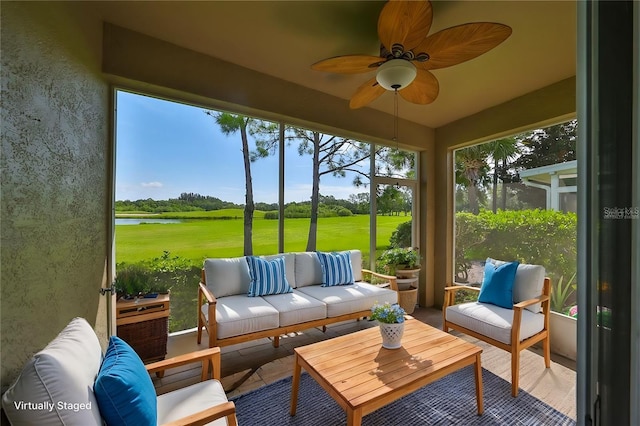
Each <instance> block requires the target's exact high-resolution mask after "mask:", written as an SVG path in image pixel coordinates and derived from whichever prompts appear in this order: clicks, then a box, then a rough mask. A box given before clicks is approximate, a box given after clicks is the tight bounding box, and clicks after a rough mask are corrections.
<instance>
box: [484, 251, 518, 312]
mask: <svg viewBox="0 0 640 426" xmlns="http://www.w3.org/2000/svg"><path fill="white" fill-rule="evenodd" d="M518 265H519V262H509V263H504V264H502V265H499V266H498V265H495V264H493V263H492V262H491V260H490V259H487V262H486V263H485V265H484V279H483V280H482V287H480V296H478V302H482V303H491V304H493V305H497V306H500V307H502V308H506V309H513V281H514V280H515V278H516V271H517V270H518Z"/></svg>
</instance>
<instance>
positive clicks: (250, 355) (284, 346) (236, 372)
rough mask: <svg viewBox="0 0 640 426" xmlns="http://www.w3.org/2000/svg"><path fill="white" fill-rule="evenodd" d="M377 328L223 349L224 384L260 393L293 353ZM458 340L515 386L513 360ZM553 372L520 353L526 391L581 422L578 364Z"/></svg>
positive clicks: (563, 364)
mask: <svg viewBox="0 0 640 426" xmlns="http://www.w3.org/2000/svg"><path fill="white" fill-rule="evenodd" d="M412 316H413V317H414V318H416V319H418V320H420V321H423V322H425V323H427V324H429V325H432V326H434V327H438V328H441V326H442V313H441V311H440V310H437V309H431V308H417V309H416V310H415V312H414V313H413V315H412ZM372 326H375V323H373V322H369V321H347V322H345V323H340V324H335V325H332V326H329V327H327V331H326V332H325V333H323V332H322V331H321V330H320V329H310V330H305V331H304V332H301V333H296V334H292V335H289V336H283V337H281V338H280V347H278V348H274V347H273V345H272V344H271V340H269V339H260V340H256V341H252V342H247V343H243V344H239V345H233V346H228V347H223V348H222V349H221V352H222V367H221V368H222V377H223V379H222V384H223V386H224V388H225V390H226V391H227V395H228V396H229V397H232V396H235V395H239V394H242V393H245V392H247V391H250V390H253V389H257V388H259V387H261V386H265V385H267V384H269V383H272V382H274V381H277V380H280V379H282V378H285V377H287V376H290V375H291V373H292V370H293V348H295V347H297V346H303V345H306V344H309V343H313V342H317V341H320V340H324V339H330V338H332V337H335V336H338V335H343V334H347V333H351V332H354V331H357V330H360V329H363V328H366V327H372ZM453 333H454V334H456V335H457V336H459V337H461V338H463V339H465V340H467V341H470V342H472V343H474V344H477V345H478V346H480V347H482V348H483V352H482V367H483V368H486V369H487V370H489V371H491V372H492V373H494V374H496V375H498V376H500V377H502V378H503V379H505V380H507V381H511V361H510V359H511V358H510V357H511V355H510V354H509V353H508V352H505V351H503V350H501V349H497V348H495V347H493V346H491V345H488V344H486V343H484V342H482V341H478V340H477V339H474V338H471V337H469V336H466V335H463V334H458V333H456V332H453ZM204 341H206V337H205V338H204V339H203V344H202V345H200V346H198V345H197V344H196V336H195V333H187V334H184V335H180V336H171V338H170V339H169V346H168V352H169V353H168V354H167V356H168V357H170V356H174V355H178V354H181V353H187V352H190V351H193V350H197V349H204V348H206V343H205V342H204ZM551 360H552V363H551V368H549V369H546V368H544V360H543V358H542V355H541V351H540V350H538V349H535V348H534V349H532V350H525V351H523V352H522V353H521V354H520V388H521V389H522V390H524V391H526V392H528V393H530V394H531V395H533V396H535V397H536V398H538V399H540V400H542V401H544V402H545V403H547V404H548V405H550V406H552V407H554V408H555V409H557V410H558V411H560V412H562V413H564V414H566V415H568V416H570V417H572V418H574V419H575V417H576V386H575V385H576V373H575V362H574V361H572V360H569V359H566V358H563V357H560V356H557V355H554V354H552V357H551ZM197 368H198V367H197V366H195V365H194V366H193V367H190V368H184V369H176V371H169V372H167V374H166V375H165V377H164V378H162V379H155V384H156V386H157V387H158V390H159V392H167V391H169V390H172V389H175V388H177V387H181V386H185V385H187V384H190V383H193V382H195V381H197V380H198V375H199V370H198V369H197Z"/></svg>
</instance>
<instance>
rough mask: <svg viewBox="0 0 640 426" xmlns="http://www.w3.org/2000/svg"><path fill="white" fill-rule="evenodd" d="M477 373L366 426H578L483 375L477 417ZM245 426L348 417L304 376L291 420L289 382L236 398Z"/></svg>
mask: <svg viewBox="0 0 640 426" xmlns="http://www.w3.org/2000/svg"><path fill="white" fill-rule="evenodd" d="M472 368H473V367H472V366H469V367H465V368H463V369H461V370H459V371H457V372H455V373H453V374H450V375H448V376H445V377H443V378H442V379H440V380H438V381H435V382H433V383H431V384H429V385H427V386H425V387H423V388H421V389H419V390H417V391H416V392H414V393H412V394H410V395H407V396H405V397H403V398H401V399H399V400H397V401H395V402H393V403H391V404H389V405H387V406H385V407H382V408H380V409H379V410H377V411H374V412H373V413H370V414H368V415H366V416H365V417H364V418H363V420H362V424H363V426H412V425H456V426H457V425H461V426H467V425H504V426H514V425H528V426H537V425H544V426H549V425H575V424H576V422H575V420H573V419H571V418H569V417H567V416H565V415H564V414H562V413H560V412H559V411H557V410H555V409H554V408H552V407H550V406H549V405H547V404H545V403H544V402H542V401H540V400H538V399H536V398H534V397H533V396H531V395H530V394H528V393H526V392H524V391H522V390H520V392H519V394H518V396H517V397H516V398H513V397H512V396H511V384H510V383H509V382H507V381H505V380H503V379H501V378H500V377H498V376H496V375H495V374H493V373H491V372H489V371H487V370H484V369H483V370H482V381H483V382H482V383H483V387H484V414H483V415H482V416H478V414H477V406H476V397H475V381H474V375H473V369H472ZM231 400H232V401H234V402H235V404H236V415H237V418H238V424H239V425H241V426H253V425H255V426H264V425H273V426H283V425H296V426H343V425H345V424H346V422H347V417H346V414H345V412H344V411H343V410H342V409H341V408H340V406H339V405H338V404H337V403H336V402H335V401H334V400H333V398H331V397H330V396H329V394H328V393H327V392H325V390H324V389H322V388H321V387H320V385H318V384H317V383H316V381H315V380H314V379H313V378H312V377H311V376H309V375H308V374H306V373H304V374H302V377H301V379H300V393H299V394H298V409H297V412H296V415H295V416H293V417H291V416H290V415H289V407H290V404H291V377H289V378H286V379H282V380H280V381H278V382H275V383H272V384H270V385H268V386H265V387H262V388H260V389H257V390H255V391H252V392H248V393H246V394H244V395H240V396H238V397H236V398H232V399H231Z"/></svg>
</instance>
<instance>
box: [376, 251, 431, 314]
mask: <svg viewBox="0 0 640 426" xmlns="http://www.w3.org/2000/svg"><path fill="white" fill-rule="evenodd" d="M420 259H421V256H420V252H419V251H418V249H417V248H412V247H405V248H392V249H389V250H386V251H384V252H383V253H382V255H381V256H380V258H379V259H378V264H379V265H380V266H381V267H382V268H383V269H384V271H386V273H388V274H391V275H395V276H396V277H397V280H396V282H397V284H398V303H399V304H400V306H402V308H403V309H404V310H405V312H406V313H408V314H412V313H413V311H414V309H415V307H416V304H417V303H418V273H419V272H420Z"/></svg>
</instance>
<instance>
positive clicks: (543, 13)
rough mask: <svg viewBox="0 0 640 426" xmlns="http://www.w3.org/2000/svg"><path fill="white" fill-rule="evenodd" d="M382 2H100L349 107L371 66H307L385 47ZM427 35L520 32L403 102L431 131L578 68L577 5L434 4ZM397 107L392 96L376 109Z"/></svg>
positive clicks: (149, 28)
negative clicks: (422, 100)
mask: <svg viewBox="0 0 640 426" xmlns="http://www.w3.org/2000/svg"><path fill="white" fill-rule="evenodd" d="M383 4H384V3H383V2H377V1H353V2H351V1H344V2H342V1H252V2H250V1H199V2H179V1H166V2H165V1H160V2H155V1H152V2H145V1H138V2H96V3H91V5H92V6H91V7H92V8H96V10H97V11H98V13H99V14H100V15H101V16H102V18H103V19H104V20H105V21H107V22H110V23H113V24H116V25H119V26H122V27H125V28H129V29H132V30H135V31H138V32H141V33H144V34H147V35H150V36H153V37H156V38H159V39H162V40H165V41H169V42H171V43H174V44H176V45H179V46H182V47H185V48H188V49H192V50H195V51H198V52H200V53H204V54H207V55H210V56H213V57H216V58H218V59H222V60H225V61H228V62H231V63H234V64H237V65H240V66H243V67H246V68H250V69H252V70H255V71H258V72H261V73H264V74H268V75H271V76H274V77H277V78H280V79H283V80H287V81H290V82H293V83H296V84H299V85H302V86H305V87H309V88H312V89H315V90H318V91H321V92H324V93H327V94H330V95H333V96H336V97H339V98H343V99H344V100H345V103H348V99H349V98H350V97H351V95H352V94H353V93H354V92H355V90H356V89H357V88H358V87H359V86H360V85H361V84H362V83H364V81H366V80H367V79H369V78H371V77H372V76H373V72H371V73H367V74H357V75H336V74H328V73H323V72H319V71H313V70H311V68H310V65H311V64H312V63H314V62H317V61H319V60H321V59H325V58H328V57H332V56H337V55H343V54H354V53H362V54H371V55H377V54H378V53H379V41H378V38H377V34H376V27H377V19H378V14H379V11H380V10H381V8H382V6H383ZM433 13H434V18H433V25H432V28H431V31H430V33H434V32H436V31H438V30H441V29H444V28H448V27H451V26H455V25H459V24H463V23H467V22H483V21H484V22H499V23H502V24H506V25H509V26H510V27H511V28H512V29H513V34H512V35H511V37H509V38H508V39H507V40H506V41H505V42H504V43H502V44H501V45H499V46H498V47H496V48H495V49H493V50H491V51H489V52H488V53H486V54H484V55H482V56H480V57H478V58H476V59H473V60H471V61H468V62H465V63H463V64H459V65H456V66H453V67H450V68H444V69H439V70H435V71H433V73H434V75H435V76H436V77H437V78H438V80H439V82H440V95H439V96H438V98H437V99H436V100H435V102H433V103H432V104H430V105H413V104H410V103H408V102H406V101H404V100H403V99H400V100H399V115H400V116H401V117H403V118H405V119H407V120H411V121H414V122H416V123H419V124H422V125H426V126H429V127H432V128H437V127H440V126H442V125H444V124H447V123H450V122H452V121H455V120H457V119H460V118H463V117H466V116H468V115H471V114H474V113H476V112H479V111H482V110H484V109H486V108H489V107H492V106H494V105H498V104H501V103H503V102H505V101H508V100H510V99H513V98H515V97H518V96H520V95H523V94H525V93H529V92H531V91H534V90H536V89H540V88H542V87H545V86H548V85H550V84H552V83H555V82H558V81H561V80H564V79H566V78H569V77H572V76H574V75H575V74H576V3H575V2H573V1H436V2H433ZM369 107H371V108H375V109H378V110H381V111H384V112H387V113H392V111H393V95H392V94H391V93H388V94H384V95H383V96H381V97H380V98H378V99H377V100H376V101H374V102H373V103H371V104H370V105H369Z"/></svg>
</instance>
